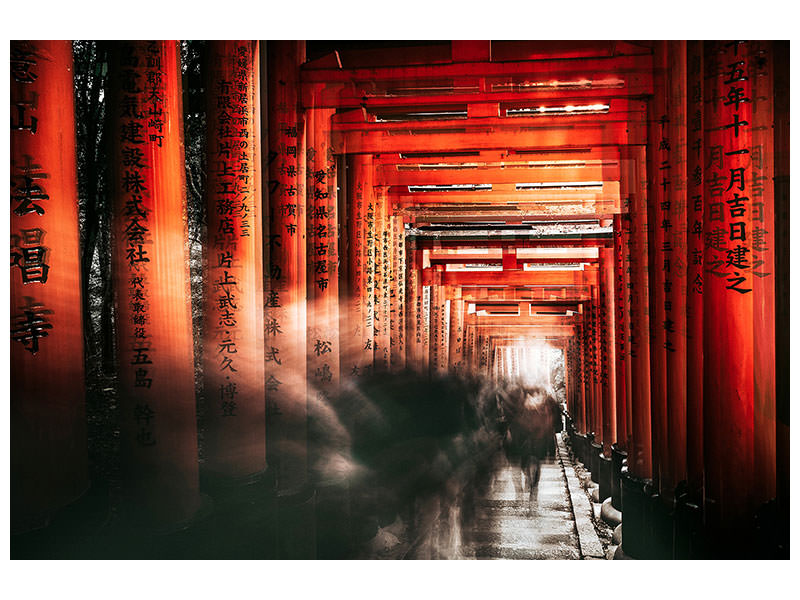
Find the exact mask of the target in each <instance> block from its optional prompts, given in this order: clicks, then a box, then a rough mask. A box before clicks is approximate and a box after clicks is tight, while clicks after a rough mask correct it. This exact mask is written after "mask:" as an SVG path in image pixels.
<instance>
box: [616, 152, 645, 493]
mask: <svg viewBox="0 0 800 600" xmlns="http://www.w3.org/2000/svg"><path fill="white" fill-rule="evenodd" d="M622 152H623V154H622V156H623V157H624V158H623V161H622V163H623V182H625V186H626V191H627V194H628V196H629V198H630V203H629V206H630V215H631V235H630V242H629V245H630V269H631V281H630V302H629V307H630V308H629V310H630V320H631V332H630V339H629V341H630V344H629V352H630V356H631V432H630V437H631V444H630V447H629V448H628V468H629V469H630V471H631V473H633V474H634V475H636V476H637V477H641V478H649V477H651V476H652V450H651V428H650V325H649V312H648V302H649V287H648V241H647V176H646V170H645V168H646V162H645V151H644V147H642V146H630V147H627V148H624V149H622Z"/></svg>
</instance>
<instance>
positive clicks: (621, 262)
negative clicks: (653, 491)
mask: <svg viewBox="0 0 800 600" xmlns="http://www.w3.org/2000/svg"><path fill="white" fill-rule="evenodd" d="M629 240H630V218H629V216H628V215H627V214H617V215H614V316H615V323H616V327H615V330H614V331H615V334H614V347H615V352H614V357H615V359H616V365H615V374H616V406H615V415H616V425H617V435H616V444H617V448H618V449H620V450H626V449H627V448H628V446H629V440H628V436H629V416H630V384H629V383H628V381H629V379H630V360H629V357H628V351H627V348H628V336H629V335H630V333H629V329H630V327H629V326H630V318H629V313H628V308H629V306H628V287H627V284H628V281H629V276H628V275H629V274H628V270H629V265H630V263H629V262H628V257H627V253H628V243H629Z"/></svg>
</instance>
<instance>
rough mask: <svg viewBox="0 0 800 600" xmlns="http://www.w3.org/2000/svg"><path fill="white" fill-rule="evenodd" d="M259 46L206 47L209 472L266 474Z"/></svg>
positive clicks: (234, 43)
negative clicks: (258, 116)
mask: <svg viewBox="0 0 800 600" xmlns="http://www.w3.org/2000/svg"><path fill="white" fill-rule="evenodd" d="M258 55H259V51H258V42H245V41H242V42H238V41H224V42H210V45H209V63H208V65H209V71H208V88H207V90H208V110H207V123H208V138H207V139H208V144H207V165H208V167H207V172H208V182H207V192H206V199H207V212H206V214H207V215H208V216H207V220H208V230H207V231H208V238H207V240H208V241H207V244H206V252H207V255H206V266H207V267H206V272H205V278H204V284H205V302H204V307H203V315H204V343H203V376H204V389H205V397H206V434H205V444H206V445H205V457H206V460H205V468H206V469H207V470H208V471H209V472H210V473H212V474H215V475H220V476H223V477H234V478H239V477H246V476H250V475H253V474H256V473H259V472H261V471H263V470H264V469H265V468H266V420H265V418H266V417H265V406H266V401H265V396H264V334H263V326H264V313H263V311H264V308H263V280H262V268H263V264H262V262H263V261H262V236H261V221H262V211H261V194H260V187H259V185H258V184H259V171H260V170H259V166H260V165H259V163H258V160H259V156H258V150H259V144H260V131H259V128H258V127H257V125H258V122H257V117H256V115H257V111H256V106H257V99H258V79H257V77H256V73H257V68H258V60H259V59H258Z"/></svg>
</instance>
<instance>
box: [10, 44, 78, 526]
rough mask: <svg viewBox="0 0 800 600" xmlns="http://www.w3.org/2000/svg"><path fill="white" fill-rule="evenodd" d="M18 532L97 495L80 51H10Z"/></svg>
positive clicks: (14, 521) (16, 47)
mask: <svg viewBox="0 0 800 600" xmlns="http://www.w3.org/2000/svg"><path fill="white" fill-rule="evenodd" d="M10 58H11V84H10V92H11V107H12V110H11V220H10V230H11V269H10V276H11V282H10V286H9V287H10V290H11V299H10V304H11V306H10V308H11V350H10V359H11V362H10V376H11V386H10V400H11V411H10V415H11V421H10V429H11V531H12V533H18V532H23V531H27V530H30V529H34V528H36V527H41V526H43V525H46V524H47V520H48V519H49V517H50V515H51V514H52V513H53V512H54V511H55V510H57V509H58V508H60V507H62V506H64V505H65V504H67V503H69V502H71V501H72V500H74V499H75V498H77V497H78V496H80V495H81V494H82V493H83V492H84V491H85V490H86V488H87V486H88V483H89V482H88V474H87V458H88V455H87V448H86V413H85V386H84V364H83V361H84V357H83V327H82V325H83V323H82V321H83V312H82V309H81V306H82V304H81V302H82V299H81V270H80V249H79V240H78V186H77V180H76V172H77V167H76V160H75V145H76V141H75V105H74V84H73V77H72V73H73V60H72V43H71V42H69V41H12V42H11V56H10Z"/></svg>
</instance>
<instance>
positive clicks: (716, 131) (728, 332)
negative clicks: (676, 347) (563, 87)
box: [703, 42, 756, 528]
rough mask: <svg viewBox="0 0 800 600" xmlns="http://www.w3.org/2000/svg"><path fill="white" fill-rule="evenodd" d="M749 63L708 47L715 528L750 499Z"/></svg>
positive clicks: (726, 47)
mask: <svg viewBox="0 0 800 600" xmlns="http://www.w3.org/2000/svg"><path fill="white" fill-rule="evenodd" d="M751 60H752V57H751V55H750V53H749V45H748V44H746V43H730V44H728V43H722V42H720V43H713V44H712V43H708V44H706V45H705V63H706V65H705V66H706V80H705V81H706V85H707V89H706V110H705V119H706V123H705V130H706V133H707V135H706V160H705V164H706V167H707V168H706V171H705V190H706V201H707V203H706V207H705V232H704V233H705V238H706V248H705V257H704V258H705V260H704V263H705V264H704V268H705V273H706V277H705V280H704V285H703V325H704V328H703V354H704V359H705V363H704V383H703V388H704V405H703V413H704V414H703V416H704V419H703V422H704V430H703V433H704V444H705V445H704V450H705V456H704V459H705V483H706V486H705V509H706V510H705V514H706V522H707V523H708V524H709V525H710V526H711V527H712V528H727V527H729V525H730V524H731V523H733V520H734V519H739V518H744V517H745V516H746V515H747V514H748V513H749V512H750V511H751V509H752V508H753V503H754V498H755V494H754V492H753V489H754V477H753V466H754V450H755V449H754V437H753V436H754V432H753V425H754V411H753V408H754V388H753V386H754V381H753V373H754V366H755V361H754V342H753V303H754V294H753V289H754V287H753V286H754V282H753V280H754V278H755V277H756V276H755V262H754V259H755V256H754V243H753V242H754V235H755V233H756V227H755V225H756V223H755V222H754V220H753V214H754V210H755V209H756V202H755V201H754V199H753V198H754V196H753V191H754V189H753V188H754V186H753V168H752V167H753V163H752V158H753V157H752V127H753V116H752V112H753V111H752V97H753V86H752V81H751V73H752V70H751V65H750V61H751Z"/></svg>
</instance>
